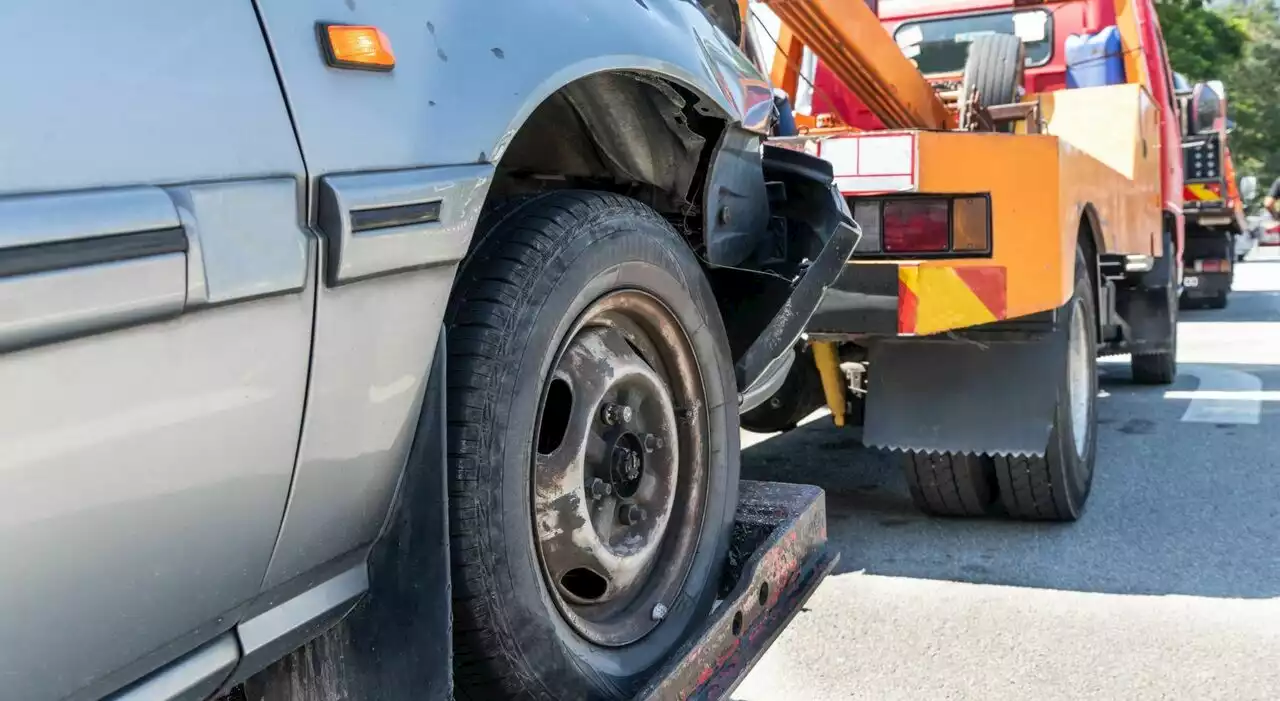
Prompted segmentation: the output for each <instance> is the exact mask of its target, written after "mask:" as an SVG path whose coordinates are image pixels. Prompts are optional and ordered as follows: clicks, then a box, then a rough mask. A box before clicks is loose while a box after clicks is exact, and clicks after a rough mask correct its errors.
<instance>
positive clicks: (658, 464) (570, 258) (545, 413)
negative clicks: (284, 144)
mask: <svg viewBox="0 0 1280 701" xmlns="http://www.w3.org/2000/svg"><path fill="white" fill-rule="evenodd" d="M476 235H477V237H478V240H477V243H476V245H475V246H474V248H473V251H472V252H471V253H470V254H469V255H468V257H467V258H466V260H464V261H463V264H462V268H461V270H460V272H459V277H458V281H457V283H456V285H455V288H454V293H453V296H452V297H451V299H450V301H449V306H448V309H447V312H446V317H445V318H446V323H447V334H448V336H447V338H448V380H449V382H448V396H447V405H448V431H447V438H448V459H447V469H448V486H449V497H450V509H449V526H450V537H451V539H452V543H451V551H452V556H451V557H452V575H453V579H452V583H453V617H454V629H453V630H454V647H453V650H454V668H455V686H456V692H455V693H456V696H457V698H459V699H476V700H481V699H483V700H486V701H487V700H488V699H497V698H521V699H557V700H558V699H569V700H575V699H617V698H629V697H630V696H631V695H632V694H633V693H634V692H635V691H636V689H637V688H638V687H639V686H640V684H641V683H643V682H644V681H646V680H647V679H648V678H649V676H650V675H651V674H652V672H653V670H654V669H655V667H656V666H657V665H658V664H659V663H661V662H662V661H664V659H665V658H666V657H667V656H668V655H669V654H670V652H671V651H672V650H674V649H675V648H676V647H677V646H679V645H680V644H681V643H682V642H683V641H684V640H685V638H686V637H687V636H688V634H689V633H690V632H691V630H692V629H693V627H694V626H695V625H697V623H698V622H699V621H700V620H702V619H703V617H704V616H705V615H706V614H707V612H708V611H709V610H710V608H711V605H712V603H713V601H714V599H715V596H716V589H717V586H718V578H719V575H720V573H721V571H722V570H723V567H724V563H725V558H726V553H727V548H728V545H729V538H730V534H731V531H732V527H733V517H734V511H735V509H736V504H737V496H738V472H739V437H738V408H737V401H736V399H737V387H736V385H735V380H734V374H733V363H732V360H731V355H730V350H729V346H728V341H727V340H726V335H725V331H724V325H723V322H722V321H721V317H720V314H719V311H718V308H717V306H716V302H715V299H714V297H713V296H712V291H711V287H710V285H709V283H708V282H707V280H706V277H705V276H704V274H703V271H702V269H701V268H700V267H699V264H698V261H697V259H696V258H695V257H694V255H693V253H692V251H691V250H690V249H689V247H688V246H687V245H686V244H685V243H684V241H683V240H681V238H680V236H679V235H678V234H677V233H676V232H675V231H674V230H673V229H672V228H671V226H670V225H669V224H668V223H667V222H666V220H664V219H663V218H662V217H661V216H660V215H659V214H658V213H657V212H654V211H653V210H651V209H649V208H648V207H646V206H644V205H642V204H640V203H639V202H637V201H635V200H632V199H628V198H626V197H621V196H618V195H613V194H608V193H597V192H585V191H559V192H553V193H547V194H543V195H539V196H535V197H533V198H531V199H528V200H525V201H522V202H519V203H517V204H514V205H510V206H505V207H498V208H496V209H495V210H494V212H492V213H491V214H490V215H489V216H487V217H486V218H485V219H484V220H482V222H481V225H480V227H479V228H478V230H477V234H476Z"/></svg>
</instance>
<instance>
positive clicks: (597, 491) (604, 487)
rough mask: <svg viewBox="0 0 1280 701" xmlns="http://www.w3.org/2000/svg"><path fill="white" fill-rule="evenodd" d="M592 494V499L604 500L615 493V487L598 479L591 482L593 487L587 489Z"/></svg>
mask: <svg viewBox="0 0 1280 701" xmlns="http://www.w3.org/2000/svg"><path fill="white" fill-rule="evenodd" d="M587 489H588V490H589V492H590V494H591V499H592V500H593V501H594V500H596V499H603V498H605V497H607V496H609V495H610V494H612V493H613V485H612V484H609V483H607V482H605V481H604V480H602V479H600V478H599V477H596V478H595V479H593V480H591V486H589V487H588V488H587Z"/></svg>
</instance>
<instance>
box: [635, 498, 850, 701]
mask: <svg viewBox="0 0 1280 701" xmlns="http://www.w3.org/2000/svg"><path fill="white" fill-rule="evenodd" d="M839 559H840V555H839V553H836V552H832V551H831V550H830V549H829V548H828V547H827V505H826V495H825V493H823V491H822V489H820V488H818V487H814V486H810V485H806V484H786V483H781V482H753V481H749V480H743V481H742V483H741V487H740V491H739V498H738V511H737V514H736V516H735V520H734V524H733V541H732V544H731V545H730V546H729V561H728V564H727V565H726V567H725V573H724V575H723V576H722V577H721V588H720V597H719V600H718V601H717V602H716V608H715V609H714V611H713V612H712V614H711V615H710V617H709V618H708V620H707V622H706V624H705V625H704V626H703V627H702V628H701V629H700V630H699V631H698V632H697V634H695V635H694V636H693V637H691V638H690V639H689V641H688V642H686V643H685V645H684V646H683V647H681V648H680V649H679V650H678V651H677V652H676V653H675V655H673V657H672V659H671V660H670V661H669V662H668V663H667V664H666V665H665V666H664V667H663V668H662V670H661V671H660V672H659V673H658V674H657V675H655V676H654V678H653V680H652V681H650V682H649V684H648V686H646V687H645V688H644V690H643V691H641V692H640V694H638V695H637V696H636V697H635V698H636V699H637V701H639V700H644V701H659V700H661V701H671V700H674V699H680V700H684V699H695V700H701V699H707V700H711V699H723V698H727V697H728V696H729V694H730V693H731V692H732V691H733V690H734V688H735V687H737V686H738V683H739V682H741V681H742V680H743V678H745V677H746V675H747V672H748V671H750V670H751V668H752V667H753V666H754V665H755V663H756V662H757V661H759V659H760V657H761V656H762V655H763V654H764V652H765V650H767V649H768V648H769V646H770V645H771V644H773V641H774V640H775V639H776V638H777V637H778V634H779V633H781V632H782V629H783V628H785V627H786V626H787V624H788V623H789V622H790V621H791V619H792V618H794V617H795V615H796V614H797V613H799V611H800V607H801V606H803V605H804V603H805V601H807V600H808V599H809V597H810V595H812V594H813V592H814V590H815V589H817V587H818V584H819V583H820V582H821V581H822V580H823V578H825V577H826V576H827V575H828V574H830V573H831V571H832V569H833V568H834V567H835V565H836V561H837V560H839Z"/></svg>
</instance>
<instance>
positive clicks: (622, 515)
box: [618, 504, 646, 526]
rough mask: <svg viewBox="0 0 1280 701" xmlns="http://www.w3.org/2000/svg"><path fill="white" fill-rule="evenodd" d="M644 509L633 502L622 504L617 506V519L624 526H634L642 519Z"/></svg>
mask: <svg viewBox="0 0 1280 701" xmlns="http://www.w3.org/2000/svg"><path fill="white" fill-rule="evenodd" d="M645 515H646V514H645V512H644V509H642V508H640V507H639V506H636V505H635V504H623V505H622V506H620V507H618V520H619V521H621V522H622V525H624V526H634V525H635V524H637V523H640V522H641V521H643V520H644V517H645Z"/></svg>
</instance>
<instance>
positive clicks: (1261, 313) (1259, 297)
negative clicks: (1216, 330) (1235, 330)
mask: <svg viewBox="0 0 1280 701" xmlns="http://www.w3.org/2000/svg"><path fill="white" fill-rule="evenodd" d="M1271 267H1273V268H1275V275H1276V279H1277V280H1280V261H1277V262H1276V263H1275V264H1274V265H1272V266H1271ZM1278 300H1280V292H1277V291H1271V290H1235V291H1233V292H1232V293H1231V296H1230V297H1228V303H1227V308H1226V309H1183V310H1181V311H1179V312H1178V318H1179V319H1180V320H1182V321H1234V322H1258V321H1280V305H1277V301H1278Z"/></svg>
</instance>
